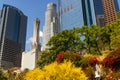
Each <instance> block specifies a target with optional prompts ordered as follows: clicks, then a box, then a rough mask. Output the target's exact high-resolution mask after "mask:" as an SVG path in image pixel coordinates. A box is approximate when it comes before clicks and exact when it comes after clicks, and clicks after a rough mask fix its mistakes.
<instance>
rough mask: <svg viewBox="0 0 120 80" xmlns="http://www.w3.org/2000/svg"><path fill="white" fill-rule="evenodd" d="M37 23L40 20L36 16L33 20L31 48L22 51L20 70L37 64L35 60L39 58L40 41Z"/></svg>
mask: <svg viewBox="0 0 120 80" xmlns="http://www.w3.org/2000/svg"><path fill="white" fill-rule="evenodd" d="M39 25H40V20H39V19H38V18H36V19H35V21H34V32H33V41H32V44H31V50H30V51H28V52H23V53H22V63H21V70H24V69H26V68H28V69H30V70H32V69H34V68H35V67H36V66H37V60H38V58H39V52H40V48H41V47H40V43H39Z"/></svg>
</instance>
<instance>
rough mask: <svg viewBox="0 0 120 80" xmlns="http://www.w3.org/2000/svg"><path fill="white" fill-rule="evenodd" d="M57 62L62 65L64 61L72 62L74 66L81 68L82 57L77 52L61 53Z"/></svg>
mask: <svg viewBox="0 0 120 80" xmlns="http://www.w3.org/2000/svg"><path fill="white" fill-rule="evenodd" d="M56 60H57V62H58V63H61V62H63V61H64V60H68V61H69V60H70V61H72V62H73V64H74V65H75V66H77V67H79V66H80V60H81V56H80V54H79V53H76V52H73V51H66V52H63V51H62V52H60V53H59V54H58V55H57V58H56Z"/></svg>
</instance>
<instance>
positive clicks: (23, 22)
mask: <svg viewBox="0 0 120 80" xmlns="http://www.w3.org/2000/svg"><path fill="white" fill-rule="evenodd" d="M0 18H1V21H0V67H2V68H4V69H8V68H11V67H20V66H21V56H22V51H24V50H25V41H26V28H27V16H25V15H24V14H23V13H22V11H20V10H19V9H17V8H15V7H13V6H10V5H3V8H2V10H1V14H0Z"/></svg>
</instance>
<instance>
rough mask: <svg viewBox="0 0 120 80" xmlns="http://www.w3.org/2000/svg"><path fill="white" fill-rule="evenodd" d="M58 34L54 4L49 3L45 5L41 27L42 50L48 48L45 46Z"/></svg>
mask: <svg viewBox="0 0 120 80" xmlns="http://www.w3.org/2000/svg"><path fill="white" fill-rule="evenodd" d="M58 32H59V22H58V17H57V11H56V4H54V3H49V4H48V5H47V9H46V13H45V25H44V27H43V49H45V48H48V46H46V44H47V42H48V41H49V39H50V38H51V37H52V36H54V35H55V34H57V33H58Z"/></svg>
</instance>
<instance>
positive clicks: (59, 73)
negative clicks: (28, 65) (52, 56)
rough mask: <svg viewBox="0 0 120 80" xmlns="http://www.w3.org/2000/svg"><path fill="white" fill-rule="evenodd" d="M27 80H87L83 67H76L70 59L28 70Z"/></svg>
mask: <svg viewBox="0 0 120 80" xmlns="http://www.w3.org/2000/svg"><path fill="white" fill-rule="evenodd" d="M24 79H25V80H87V79H88V78H87V77H86V75H85V73H84V72H83V71H82V70H81V68H77V67H75V66H74V65H73V64H72V63H71V62H70V61H68V62H67V61H64V63H57V62H54V63H51V64H49V65H47V66H45V67H44V68H43V69H39V68H36V69H34V70H32V71H30V72H28V73H27V74H26V75H25V77H24Z"/></svg>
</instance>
